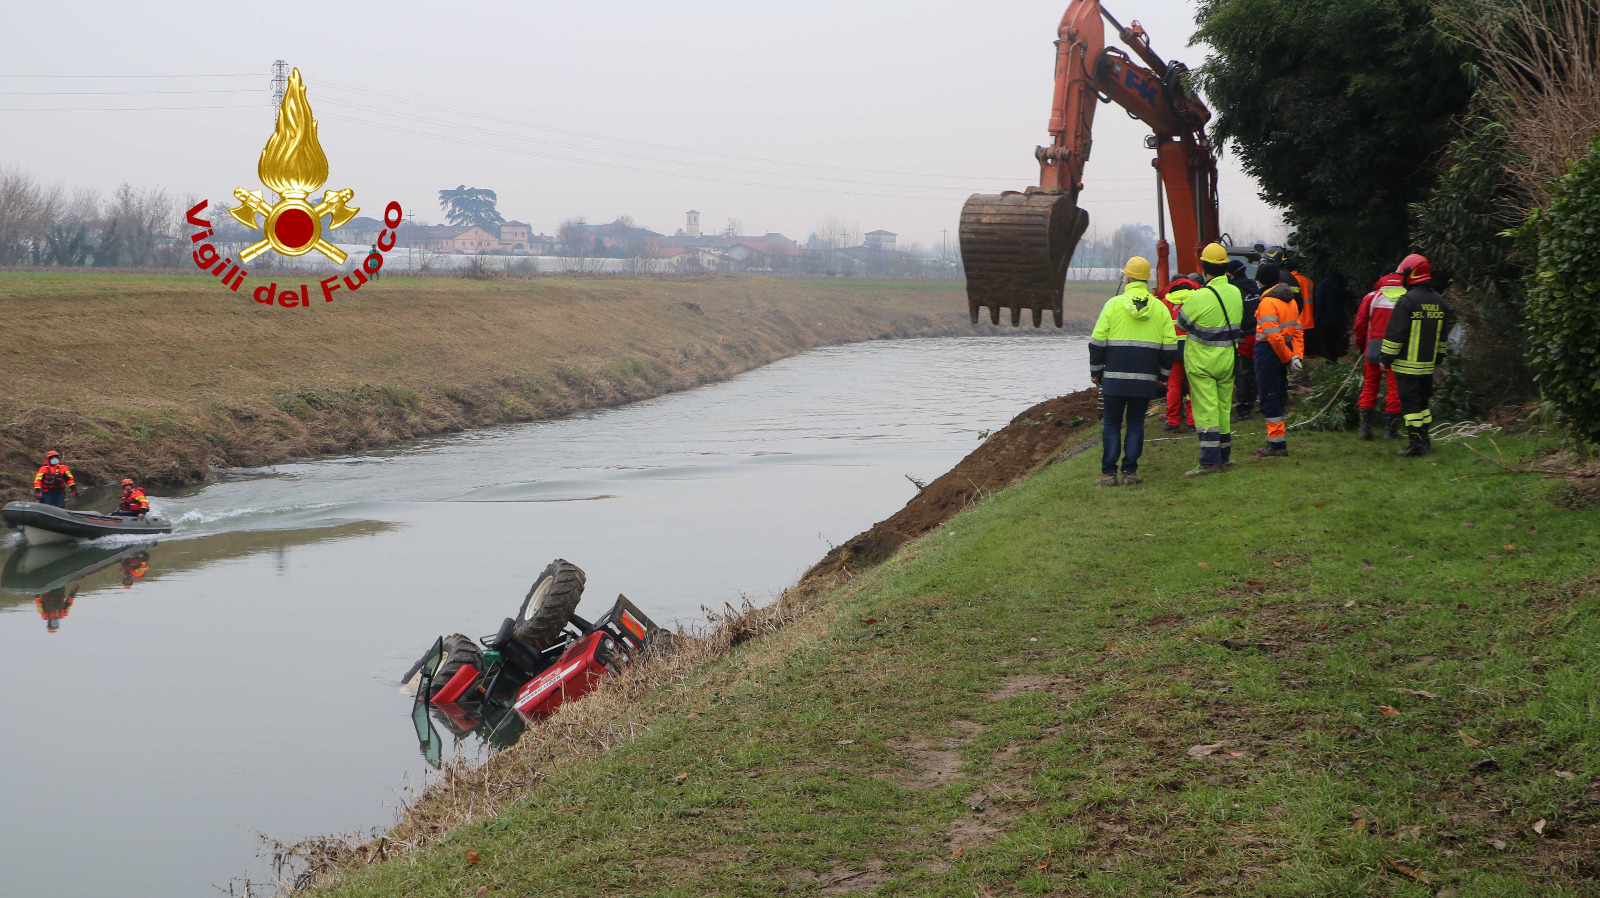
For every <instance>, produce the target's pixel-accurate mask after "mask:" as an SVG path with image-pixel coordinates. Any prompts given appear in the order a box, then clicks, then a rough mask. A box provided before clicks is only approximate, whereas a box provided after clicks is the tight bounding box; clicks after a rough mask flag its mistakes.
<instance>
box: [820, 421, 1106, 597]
mask: <svg viewBox="0 0 1600 898" xmlns="http://www.w3.org/2000/svg"><path fill="white" fill-rule="evenodd" d="M1099 398H1100V391H1099V390H1084V391H1082V392H1080V393H1072V394H1070V395H1067V396H1060V397H1057V398H1055V399H1050V400H1046V401H1044V402H1041V403H1039V404H1038V405H1036V406H1034V407H1033V408H1030V409H1028V410H1027V411H1025V412H1023V413H1022V414H1020V415H1018V416H1017V417H1015V418H1013V419H1012V420H1011V423H1010V424H1007V425H1006V426H1005V427H1004V428H1002V429H1001V430H999V431H998V432H997V433H995V434H994V435H992V436H990V437H989V438H988V439H987V440H985V441H984V443H983V445H982V446H979V447H978V448H977V449H976V450H974V451H973V453H972V454H971V455H969V456H967V457H966V458H964V459H962V460H961V462H960V463H959V464H957V465H956V466H955V467H954V468H951V469H950V472H949V473H947V474H945V475H944V476H943V477H940V478H939V479H938V480H935V481H934V482H932V483H930V484H928V486H927V487H926V488H925V489H923V490H922V491H921V492H919V493H917V495H916V497H915V498H913V499H912V500H911V501H910V502H907V503H906V506H905V507H904V508H902V509H900V510H899V511H897V512H895V513H894V514H893V515H891V516H890V517H888V518H887V519H885V520H883V521H879V522H878V523H877V524H875V525H874V526H873V527H872V529H871V530H868V531H866V532H865V533H861V534H857V535H856V536H855V537H853V538H851V539H850V541H848V542H846V543H845V544H844V545H842V546H838V547H836V548H835V549H834V550H833V551H831V552H829V553H828V554H827V555H825V556H823V559H822V560H821V561H819V562H817V563H816V565H814V566H813V567H812V568H811V570H809V571H806V574H805V576H804V577H803V578H801V582H802V583H804V582H805V581H807V580H811V579H813V578H817V577H826V576H829V575H831V574H835V573H839V572H841V571H847V570H861V569H863V568H868V567H872V566H873V565H875V564H878V563H880V562H882V561H884V560H885V559H887V558H888V557H889V556H890V555H893V554H894V553H895V550H896V549H899V548H900V547H901V546H903V545H905V544H906V543H908V542H910V541H911V540H913V539H916V538H917V537H919V536H921V535H923V534H924V533H927V532H929V531H931V530H934V529H935V528H937V527H938V526H939V525H940V524H943V523H944V522H945V521H948V520H950V519H951V518H952V517H955V515H956V514H957V513H958V512H960V511H961V510H962V509H964V508H966V507H967V506H969V505H972V504H974V503H976V502H977V501H978V500H979V499H981V498H982V497H983V496H984V495H985V494H986V493H994V492H998V491H999V490H1003V489H1005V488H1006V487H1008V486H1010V485H1011V484H1013V483H1016V482H1017V481H1019V480H1021V479H1022V478H1024V477H1026V476H1028V475H1029V474H1032V473H1033V472H1034V471H1037V470H1038V469H1040V468H1042V467H1044V466H1045V465H1046V464H1049V463H1050V462H1051V461H1052V460H1053V459H1055V458H1056V457H1057V456H1058V455H1059V454H1060V453H1061V451H1062V450H1063V449H1064V448H1066V447H1067V446H1069V445H1072V444H1073V443H1076V442H1077V441H1078V440H1080V439H1081V438H1082V437H1083V435H1084V434H1085V432H1086V431H1088V430H1089V429H1090V428H1091V427H1092V426H1093V425H1094V424H1095V422H1096V420H1097V417H1096V416H1097V415H1098V414H1099V410H1098V402H1099Z"/></svg>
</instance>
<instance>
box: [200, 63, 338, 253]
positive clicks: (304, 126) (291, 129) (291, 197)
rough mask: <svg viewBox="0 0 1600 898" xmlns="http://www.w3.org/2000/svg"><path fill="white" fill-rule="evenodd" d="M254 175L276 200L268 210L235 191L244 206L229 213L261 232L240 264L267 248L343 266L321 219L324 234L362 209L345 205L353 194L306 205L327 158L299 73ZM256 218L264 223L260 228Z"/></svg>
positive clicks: (333, 193)
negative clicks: (326, 237) (314, 254)
mask: <svg viewBox="0 0 1600 898" xmlns="http://www.w3.org/2000/svg"><path fill="white" fill-rule="evenodd" d="M256 174H257V175H259V176H260V178H261V183H263V184H265V185H267V186H268V187H269V188H271V189H272V191H273V192H274V193H276V194H278V201H277V202H276V203H273V204H271V205H268V203H267V201H266V200H265V199H264V198H263V197H262V195H261V191H259V190H245V189H244V188H243V187H236V188H234V190H233V198H234V199H236V200H238V201H239V202H240V203H242V204H243V205H241V206H239V207H238V208H236V209H229V210H228V213H229V214H230V215H232V216H233V217H234V220H236V221H238V222H239V223H240V224H242V225H244V226H245V227H247V228H249V229H250V230H252V231H260V232H261V233H262V238H261V239H260V240H258V241H256V242H255V243H252V244H251V245H249V246H247V247H245V248H244V251H243V252H241V253H239V260H240V261H242V262H248V261H250V260H251V259H254V258H255V257H256V256H259V255H261V254H262V253H264V252H266V251H267V250H269V249H271V250H274V251H276V252H279V253H282V254H283V255H285V256H303V255H305V254H306V253H308V252H311V251H312V250H316V251H317V252H320V253H322V254H323V255H324V256H327V257H328V258H329V259H332V260H333V263H334V264H335V265H342V264H344V260H345V253H344V251H343V250H341V249H339V248H338V247H336V246H334V245H333V244H331V243H329V242H328V241H326V240H324V239H323V238H322V232H323V227H322V219H323V217H324V216H329V218H328V227H327V229H328V230H330V231H331V230H333V229H334V228H338V227H342V226H343V225H344V224H345V223H347V222H348V221H350V219H352V218H354V217H355V216H356V213H357V212H360V211H361V210H360V209H359V208H357V207H355V206H346V205H345V203H348V202H349V201H350V200H351V199H353V198H354V197H355V195H356V192H355V191H354V190H329V191H325V192H324V193H323V194H322V202H320V203H318V204H316V205H315V206H313V205H311V204H310V203H308V202H307V201H306V197H308V196H310V195H311V193H312V192H313V191H315V190H316V189H317V188H319V187H321V186H322V182H324V181H326V180H328V157H327V155H326V154H324V153H323V152H322V144H321V143H320V142H318V140H317V120H316V119H314V118H312V117H311V103H310V101H308V100H307V99H306V86H305V82H303V81H301V80H300V70H299V69H295V70H294V71H293V72H292V73H291V74H290V75H289V87H288V90H286V91H285V92H284V94H283V105H282V106H281V107H279V109H278V125H277V127H276V128H274V129H273V132H272V136H271V137H270V138H268V139H267V146H266V148H265V149H263V150H262V151H261V161H260V162H259V163H258V164H257V165H256ZM256 216H260V217H261V218H262V219H264V220H263V221H262V223H261V224H259V225H258V224H256Z"/></svg>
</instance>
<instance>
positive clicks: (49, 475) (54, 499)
mask: <svg viewBox="0 0 1600 898" xmlns="http://www.w3.org/2000/svg"><path fill="white" fill-rule="evenodd" d="M67 490H72V498H74V499H76V498H78V483H77V481H75V480H73V479H72V469H71V468H69V467H67V466H66V465H64V464H62V463H61V453H59V452H57V451H56V450H54V449H51V450H50V451H49V452H46V453H45V454H44V467H42V468H40V469H39V473H37V474H35V475H33V499H34V501H35V502H43V503H44V504H46V505H54V506H55V507H57V508H66V507H67Z"/></svg>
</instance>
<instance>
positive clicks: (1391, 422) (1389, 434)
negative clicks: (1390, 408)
mask: <svg viewBox="0 0 1600 898" xmlns="http://www.w3.org/2000/svg"><path fill="white" fill-rule="evenodd" d="M1383 438H1384V439H1386V440H1398V439H1400V414H1399V413H1398V412H1389V415H1388V419H1387V420H1385V421H1384V422H1383Z"/></svg>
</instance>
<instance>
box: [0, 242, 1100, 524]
mask: <svg viewBox="0 0 1600 898" xmlns="http://www.w3.org/2000/svg"><path fill="white" fill-rule="evenodd" d="M257 280H258V278H256V277H254V276H253V277H252V278H251V283H255V282H256V281H257ZM300 280H301V279H298V278H297V279H295V280H294V283H296V284H298V283H300ZM311 286H312V288H313V293H314V292H315V288H316V284H315V283H312V284H311ZM1107 292H1108V288H1107V287H1106V286H1105V285H1088V286H1086V287H1083V288H1075V290H1074V292H1073V293H1072V294H1071V297H1072V307H1073V308H1075V309H1076V308H1078V307H1080V306H1081V307H1082V308H1083V309H1089V308H1091V307H1093V308H1094V309H1097V308H1098V303H1099V301H1100V298H1101V297H1103V296H1104V295H1105V294H1106V293H1107ZM334 296H335V300H334V301H333V302H331V303H323V302H321V301H320V300H315V297H313V298H314V300H315V301H314V303H313V305H312V307H310V308H280V307H267V306H261V305H257V304H256V303H254V302H251V301H250V299H249V297H248V296H247V295H246V294H244V293H240V294H234V293H231V292H229V291H227V290H225V289H223V288H222V287H221V286H220V285H219V284H218V283H217V282H216V281H215V280H213V279H210V278H204V277H197V276H192V275H153V274H99V273H96V272H94V271H92V270H90V271H67V272H42V273H40V272H0V317H3V319H4V320H6V321H8V322H10V323H11V325H12V326H10V327H8V328H6V330H5V332H4V334H3V335H0V371H3V373H4V378H3V380H0V382H3V384H4V387H3V390H0V486H4V487H7V488H9V489H10V491H11V492H12V493H13V495H15V494H16V491H17V490H18V488H19V487H20V486H21V485H22V484H23V483H24V480H25V478H31V475H32V470H33V469H34V468H35V467H37V465H38V464H39V463H40V461H41V460H40V459H38V458H37V456H38V454H39V452H40V451H41V450H42V449H44V448H46V447H47V445H48V446H49V447H53V448H59V449H61V450H62V451H64V452H65V453H66V454H67V461H68V462H69V464H72V465H73V466H74V470H75V471H76V472H77V473H78V476H79V477H80V479H82V480H85V481H87V482H90V483H94V482H104V481H106V480H108V479H113V478H121V477H122V476H124V475H127V474H131V475H134V476H137V477H140V478H142V479H144V480H146V481H150V482H155V483H166V484H179V483H190V482H194V481H197V480H200V479H202V478H203V477H204V476H205V475H206V473H207V472H208V471H209V470H210V468H211V467H212V466H213V465H219V464H220V465H255V464H265V463H270V462H273V461H277V460H280V459H282V458H284V457H286V456H291V455H300V456H303V455H311V454H319V453H328V452H339V451H354V450H361V449H367V448H372V447H375V446H382V445H388V444H392V443H394V442H397V441H400V440H404V439H409V438H414V437H420V436H427V435H431V434H437V433H442V432H449V431H453V430H460V429H462V428H467V427H475V426H484V425H489V424H496V423H503V422H507V421H525V420H532V419H536V418H543V417H550V416H553V415H560V414H565V413H568V412H571V411H574V410H578V409H584V408H594V407H598V406H606V405H615V404H618V403H621V402H626V401H630V400H634V399H641V398H648V397H650V396H655V395H659V394H661V393H664V392H668V391H671V390H677V389H683V388H685V387H690V386H694V385H697V384H700V383H706V382H709V381H714V380H720V379H723V378H726V377H728V376H730V375H732V374H736V373H739V372H741V371H745V370H748V369H750V368H752V367H755V366H758V365H761V364H765V363H767V362H770V361H774V360H776V359H779V358H783V357H785V356H788V355H793V354H794V353H797V352H802V351H804V350H806V349H810V348H812V347H815V346H820V345H827V344H834V343H843V342H849V341H855V340H866V339H883V338H893V337H911V336H931V335H945V334H962V333H972V332H973V328H972V326H971V325H970V324H968V322H967V315H966V302H965V295H964V287H963V285H962V284H960V283H958V282H948V281H945V282H941V281H920V282H919V281H860V282H856V281H839V280H782V279H774V278H756V277H707V278H699V279H687V280H666V279H652V278H639V279H610V280H606V279H588V278H582V279H571V278H565V279H563V278H538V279H531V280H492V281H472V280H464V279H459V278H423V277H410V278H406V277H390V278H385V279H383V280H382V281H381V282H378V283H375V284H368V285H367V286H365V287H363V288H362V289H361V290H360V292H358V293H354V294H351V293H347V292H345V291H340V292H338V293H335V294H334ZM1089 319H1090V321H1091V323H1092V313H1089ZM1074 320H1075V321H1078V322H1079V323H1080V325H1081V328H1082V329H1084V330H1086V329H1087V325H1082V316H1081V315H1079V314H1078V313H1077V312H1075V313H1074ZM987 330H988V328H987V326H986V325H985V326H984V328H983V331H980V332H984V331H987ZM1006 330H1009V328H1007V329H1006Z"/></svg>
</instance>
